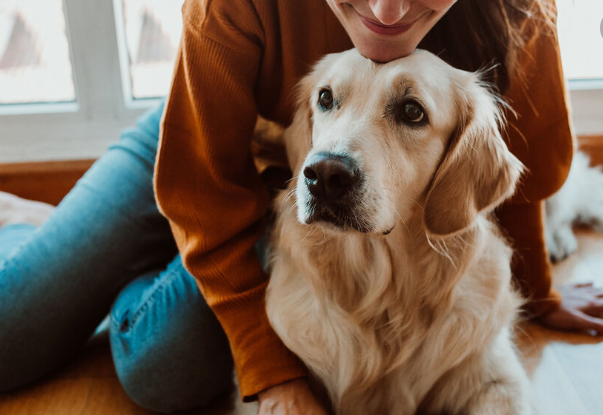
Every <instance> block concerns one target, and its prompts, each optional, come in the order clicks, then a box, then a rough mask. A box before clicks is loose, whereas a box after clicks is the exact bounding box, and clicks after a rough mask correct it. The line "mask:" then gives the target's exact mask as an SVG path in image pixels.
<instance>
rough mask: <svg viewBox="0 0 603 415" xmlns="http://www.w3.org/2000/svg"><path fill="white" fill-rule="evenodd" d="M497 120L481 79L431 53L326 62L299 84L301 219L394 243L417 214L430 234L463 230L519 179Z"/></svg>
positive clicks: (295, 161)
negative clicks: (392, 235)
mask: <svg viewBox="0 0 603 415" xmlns="http://www.w3.org/2000/svg"><path fill="white" fill-rule="evenodd" d="M499 117H500V115H499V112H498V109H497V105H496V102H495V100H494V98H493V97H492V96H491V94H490V93H489V92H488V91H487V90H486V89H485V88H483V87H482V86H481V85H480V82H479V78H478V76H477V75H475V74H472V73H467V72H463V71H460V70H457V69H454V68H452V67H451V66H449V65H447V64H446V63H444V62H443V61H442V60H440V59H439V58H437V57H436V56H434V55H432V54H430V53H428V52H425V51H417V52H415V53H413V54H412V55H411V56H409V57H406V58H402V59H399V60H396V61H392V62H390V63H387V64H383V65H379V64H375V63H374V62H372V61H370V60H368V59H365V58H363V57H362V56H360V54H358V52H357V51H355V50H350V51H347V52H343V53H340V54H335V55H329V56H327V57H326V58H324V59H323V60H322V61H320V62H319V63H318V64H317V66H316V67H315V69H314V71H313V72H312V73H311V74H310V75H309V76H307V77H306V78H305V79H304V80H303V81H302V82H301V84H300V107H299V110H298V112H297V113H296V116H295V119H294V122H293V124H292V126H291V127H290V128H289V129H288V131H287V133H286V140H287V151H288V154H289V160H290V163H291V165H292V167H293V169H294V172H296V174H297V179H296V198H297V217H298V220H299V221H300V222H301V223H304V224H311V223H316V224H318V225H319V226H325V227H326V228H330V229H338V230H344V231H348V230H355V231H360V232H365V233H383V234H387V233H389V232H390V231H391V230H392V229H393V228H395V227H396V226H397V225H398V224H400V225H402V226H403V222H404V221H405V220H407V219H409V218H410V217H411V215H412V212H413V211H416V209H417V208H418V207H419V208H421V209H424V212H425V214H424V222H425V225H426V228H427V231H428V232H429V233H431V234H433V235H450V234H454V233H456V232H458V231H460V230H462V229H465V228H466V227H468V226H470V225H471V223H472V222H473V220H474V219H475V216H476V214H477V212H479V211H481V210H483V209H486V208H488V207H492V206H493V205H495V204H496V203H499V202H500V201H501V200H502V199H503V198H504V197H507V196H509V195H510V194H511V193H512V191H513V187H514V184H515V181H516V180H517V178H518V176H519V173H520V170H521V165H520V163H519V162H518V161H517V160H516V159H515V158H514V157H513V156H512V155H511V154H510V153H509V151H508V150H507V148H506V146H505V144H504V142H503V141H502V138H501V137H500V134H499V132H498V122H499Z"/></svg>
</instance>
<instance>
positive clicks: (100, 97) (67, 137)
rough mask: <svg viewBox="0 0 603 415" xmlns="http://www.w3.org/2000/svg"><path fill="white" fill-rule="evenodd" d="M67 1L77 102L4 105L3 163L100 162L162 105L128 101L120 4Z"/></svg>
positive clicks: (0, 127) (0, 118)
mask: <svg viewBox="0 0 603 415" xmlns="http://www.w3.org/2000/svg"><path fill="white" fill-rule="evenodd" d="M62 1H63V10H64V13H65V23H66V34H67V36H68V38H69V48H70V57H71V64H72V70H73V81H74V84H75V96H76V101H75V102H65V103H48V104H47V103H39V104H37V103H35V104H15V105H2V106H0V143H1V144H2V151H1V152H0V163H3V162H4V163H6V162H10V163H14V162H22V161H50V160H72V159H90V158H98V157H99V156H100V155H102V154H103V153H104V152H105V151H106V149H107V147H108V145H110V144H111V143H113V142H115V141H116V140H117V139H118V137H119V134H120V132H121V131H122V129H123V128H125V127H129V126H133V125H134V123H135V122H136V118H137V117H138V116H139V115H140V114H142V113H143V112H144V111H145V110H146V109H147V108H150V107H152V106H154V105H156V104H157V103H158V102H159V100H160V99H159V98H158V99H142V100H135V101H134V100H132V99H131V100H127V99H125V97H126V95H125V94H127V93H128V90H126V89H128V88H129V80H128V79H127V76H129V74H128V70H129V68H127V61H126V63H125V65H126V66H124V65H123V64H121V63H120V61H123V59H120V58H122V55H123V54H124V51H121V52H120V50H119V48H120V44H125V42H124V38H123V36H124V33H123V28H121V30H120V28H119V26H120V25H118V24H117V23H116V22H118V21H120V20H118V19H122V20H123V15H121V14H120V13H119V11H121V4H120V0H114V1H94V2H92V1H81V0H62ZM119 36H122V38H120V37H119ZM125 53H126V55H125V56H124V57H125V58H127V51H125ZM124 71H125V75H124ZM83 137H85V139H82V138H83Z"/></svg>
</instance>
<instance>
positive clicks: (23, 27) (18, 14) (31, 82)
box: [0, 0, 75, 104]
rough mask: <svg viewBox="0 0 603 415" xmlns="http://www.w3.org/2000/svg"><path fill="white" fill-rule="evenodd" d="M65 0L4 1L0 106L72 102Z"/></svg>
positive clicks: (0, 37) (1, 8)
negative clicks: (63, 2) (42, 0)
mask: <svg viewBox="0 0 603 415" xmlns="http://www.w3.org/2000/svg"><path fill="white" fill-rule="evenodd" d="M73 101H75V86H74V83H73V76H72V71H71V59H70V56H69V44H68V42H67V36H66V32H65V15H64V13H63V4H62V2H61V0H46V1H44V2H42V3H40V2H39V1H38V2H35V1H32V0H4V1H2V3H0V104H19V103H35V102H73Z"/></svg>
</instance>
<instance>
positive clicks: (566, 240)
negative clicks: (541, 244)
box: [547, 225, 578, 262]
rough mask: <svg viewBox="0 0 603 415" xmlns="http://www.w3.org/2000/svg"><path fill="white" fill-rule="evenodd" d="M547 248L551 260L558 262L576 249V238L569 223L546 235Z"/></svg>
mask: <svg viewBox="0 0 603 415" xmlns="http://www.w3.org/2000/svg"><path fill="white" fill-rule="evenodd" d="M547 248H548V250H549V256H550V258H551V261H553V262H559V261H562V260H564V259H565V258H567V257H568V256H570V255H571V254H573V253H574V252H576V251H577V250H578V240H577V239H576V235H574V231H573V229H572V227H571V226H570V225H567V226H562V227H560V228H558V229H555V230H553V231H552V233H551V234H550V235H548V236H547Z"/></svg>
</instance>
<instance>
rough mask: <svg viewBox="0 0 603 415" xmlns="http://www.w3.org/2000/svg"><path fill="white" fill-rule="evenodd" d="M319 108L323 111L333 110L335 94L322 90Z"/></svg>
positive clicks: (319, 97) (319, 94)
mask: <svg viewBox="0 0 603 415" xmlns="http://www.w3.org/2000/svg"><path fill="white" fill-rule="evenodd" d="M318 106H319V107H320V109H321V110H323V111H327V110H330V109H331V108H333V94H332V93H331V91H330V90H329V89H326V88H325V89H321V90H320V92H319V93H318Z"/></svg>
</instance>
